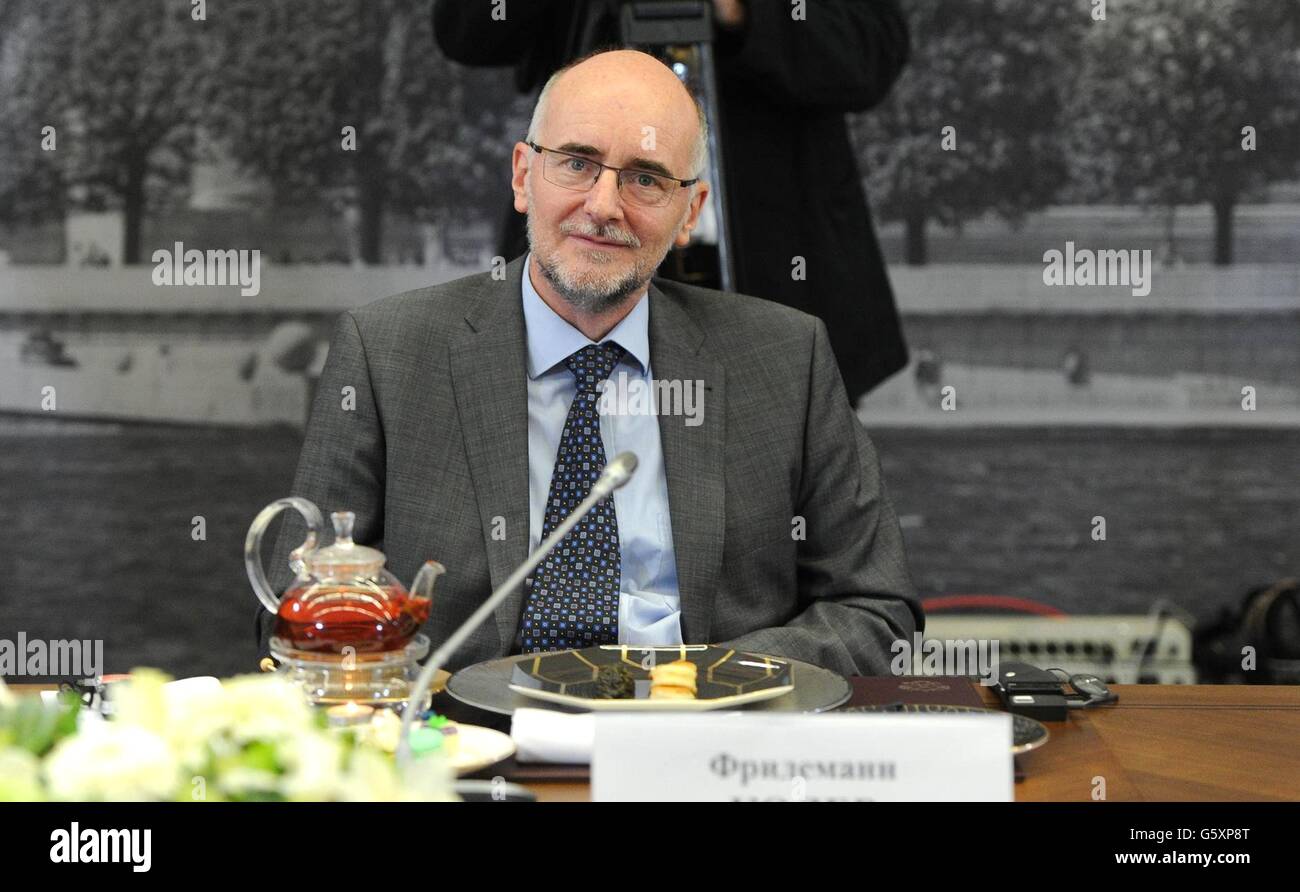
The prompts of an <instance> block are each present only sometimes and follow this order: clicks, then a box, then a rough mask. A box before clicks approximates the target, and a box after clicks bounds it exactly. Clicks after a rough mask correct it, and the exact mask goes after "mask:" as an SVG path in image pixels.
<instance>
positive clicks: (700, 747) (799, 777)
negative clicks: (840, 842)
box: [591, 712, 1015, 802]
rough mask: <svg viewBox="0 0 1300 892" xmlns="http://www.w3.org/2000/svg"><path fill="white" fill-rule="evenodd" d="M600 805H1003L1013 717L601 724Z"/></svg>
mask: <svg viewBox="0 0 1300 892" xmlns="http://www.w3.org/2000/svg"><path fill="white" fill-rule="evenodd" d="M595 720H596V738H595V746H594V749H593V750H592V760H591V795H592V798H593V799H594V800H596V801H597V802H627V801H634V802H650V801H659V802H717V801H742V802H752V801H769V802H782V801H896V802H897V801H909V800H910V801H946V802H969V801H1000V802H1009V801H1011V799H1012V798H1013V795H1012V793H1013V787H1014V784H1015V778H1014V775H1013V769H1012V760H1011V744H1012V738H1011V716H1010V715H1007V714H1005V713H1001V714H998V713H989V714H987V715H983V714H975V715H970V714H967V715H944V714H908V715H891V714H888V713H881V714H874V713H868V714H858V715H852V714H849V715H835V714H831V715H808V714H798V713H794V714H787V713H773V712H729V713H658V714H654V715H651V714H631V713H604V714H600V715H597V716H596V717H595Z"/></svg>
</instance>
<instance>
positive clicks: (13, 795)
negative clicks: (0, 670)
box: [0, 682, 45, 802]
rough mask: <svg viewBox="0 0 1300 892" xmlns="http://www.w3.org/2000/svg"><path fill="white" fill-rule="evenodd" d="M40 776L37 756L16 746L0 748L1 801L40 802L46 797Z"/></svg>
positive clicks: (39, 762) (39, 764)
mask: <svg viewBox="0 0 1300 892" xmlns="http://www.w3.org/2000/svg"><path fill="white" fill-rule="evenodd" d="M0 683H2V682H0ZM40 778H41V761H40V760H39V759H37V758H36V756H34V755H32V754H31V753H29V752H28V751H27V750H24V749H19V748H18V747H14V746H10V747H2V748H0V802H39V801H40V800H42V799H44V798H45V794H44V792H43V791H42V790H41V779H40Z"/></svg>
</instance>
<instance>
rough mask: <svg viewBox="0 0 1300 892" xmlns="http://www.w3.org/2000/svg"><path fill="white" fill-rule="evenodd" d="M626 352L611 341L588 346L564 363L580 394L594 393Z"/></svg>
mask: <svg viewBox="0 0 1300 892" xmlns="http://www.w3.org/2000/svg"><path fill="white" fill-rule="evenodd" d="M625 352H626V351H625V350H624V349H623V348H622V347H620V346H619V345H618V344H616V343H614V342H613V341H606V342H605V343H603V344H588V345H587V346H585V347H583V348H582V349H581V350H578V351H577V352H575V353H574V354H573V355H572V356H570V357H569V358H568V359H566V360H565V361H564V364H565V365H567V366H568V367H569V371H571V372H573V378H574V380H575V381H576V382H577V384H578V391H579V392H580V393H595V392H596V391H597V390H599V389H600V384H601V382H602V381H604V380H605V379H606V378H608V377H609V375H610V373H611V372H613V371H614V366H616V365H618V361H619V360H620V359H622V358H623V354H624V353H625Z"/></svg>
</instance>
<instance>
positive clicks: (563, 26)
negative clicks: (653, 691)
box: [433, 0, 908, 400]
mask: <svg viewBox="0 0 1300 892" xmlns="http://www.w3.org/2000/svg"><path fill="white" fill-rule="evenodd" d="M501 6H502V4H498V3H495V2H494V0H434V4H433V33H434V38H435V40H436V41H437V42H438V45H439V46H440V47H441V48H442V50H443V52H444V53H446V54H447V56H448V57H449V58H451V59H454V60H455V61H457V62H461V63H463V64H466V65H475V66H505V65H513V66H514V67H515V83H516V86H517V87H518V88H519V90H521V91H524V92H531V91H533V90H535V89H538V88H540V86H541V85H542V84H543V83H545V81H546V79H547V78H548V77H550V75H551V74H552V73H553V72H555V71H556V70H558V69H559V68H561V67H562V66H564V65H565V64H567V63H568V62H570V61H572V60H573V59H575V58H578V57H579V56H582V55H583V54H585V53H587V52H588V51H590V50H592V49H594V48H595V47H597V46H601V45H605V44H615V43H617V42H618V41H619V24H618V21H619V19H618V16H619V9H620V7H621V3H620V2H619V0H527V2H514V3H509V4H508V5H506V6H505V17H504V18H494V17H493V12H494V9H498V8H500V7H501ZM713 7H714V19H715V22H716V25H717V35H716V40H715V43H714V47H715V60H716V61H715V67H716V72H717V80H718V104H719V107H720V115H721V120H720V121H718V122H710V123H711V124H713V125H714V126H718V127H719V128H720V132H721V136H722V146H723V148H722V157H723V158H724V159H725V163H726V170H724V171H723V176H724V178H725V186H726V193H727V200H728V203H729V205H730V208H729V216H730V220H731V224H732V225H731V230H730V235H731V247H732V257H733V264H734V268H735V273H736V276H735V283H734V289H735V290H736V291H739V292H741V293H744V294H751V295H754V296H757V297H762V298H765V299H767V300H773V301H777V302H779V303H783V304H785V305H786V306H790V307H794V308H796V309H799V310H803V311H804V312H807V313H811V314H813V315H814V316H819V317H820V318H821V319H822V320H823V321H824V322H825V323H826V327H827V330H828V331H829V332H830V339H831V347H832V350H833V351H834V354H835V357H836V360H837V364H838V365H839V369H840V374H841V375H842V377H843V378H844V385H845V389H846V390H847V391H848V394H849V397H850V400H856V399H858V398H860V397H862V396H863V395H864V394H866V393H867V392H868V391H870V390H871V389H872V388H873V387H875V386H876V385H877V384H879V383H880V382H881V381H883V380H884V379H886V378H888V377H889V376H890V375H892V374H893V373H894V372H896V371H898V370H899V369H901V368H902V367H903V366H905V365H906V364H907V347H906V345H905V343H904V342H903V335H902V330H901V328H900V326H899V321H898V311H897V309H896V308H895V306H894V296H893V291H892V289H891V288H890V284H889V278H888V276H887V275H886V272H885V263H884V258H883V257H882V256H881V253H880V245H879V243H878V242H877V240H876V235H875V232H874V230H873V228H872V225H871V217H870V212H869V211H868V209H867V202H866V197H865V195H864V194H863V191H862V181H861V176H860V174H859V172H858V167H857V162H856V159H855V158H854V156H853V151H852V147H851V146H850V143H849V137H848V129H847V127H846V125H845V121H844V115H845V113H846V112H858V111H864V110H866V109H869V108H871V107H872V106H874V105H876V104H877V103H878V102H880V101H881V100H882V99H883V98H884V97H885V95H886V93H887V92H888V91H889V88H890V86H891V85H892V84H893V82H894V80H895V79H896V78H897V76H898V74H899V72H900V71H901V70H902V68H903V65H904V64H905V63H906V62H907V57H908V33H907V24H906V20H905V18H904V16H903V14H902V11H901V10H900V9H899V8H898V5H897V3H896V0H810V2H808V3H807V4H806V6H804V7H802V8H803V11H804V17H803V18H795V17H794V15H795V10H796V7H795V6H794V5H792V4H790V3H787V2H784V0H713ZM500 14H501V13H500V12H498V13H497V15H498V16H500ZM507 201H509V197H508V196H507V195H506V194H504V193H503V195H502V203H503V204H504V203H506V202H507ZM773 221H777V222H776V224H775V225H773ZM526 248H527V240H526V237H525V232H524V218H523V216H522V215H520V214H517V213H516V212H515V211H514V209H513V206H511V207H510V208H509V210H508V214H507V217H506V224H505V227H504V229H503V232H502V235H501V238H500V241H499V245H498V252H499V253H500V254H501V255H502V256H504V257H505V258H506V259H511V258H514V257H517V256H519V255H520V254H523V253H524V251H525V250H526ZM672 261H673V258H672V256H671V255H670V257H669V259H668V261H665V264H664V267H663V268H662V269H661V270H660V273H661V274H662V275H664V276H666V277H669V278H676V279H680V280H688V278H687V277H686V276H684V275H683V274H682V270H681V268H680V265H679V264H676V263H673V262H672ZM800 273H801V275H800ZM689 280H690V281H693V282H695V283H696V284H705V285H709V286H711V287H717V280H716V278H714V279H713V280H711V281H709V280H706V281H700V280H698V279H689Z"/></svg>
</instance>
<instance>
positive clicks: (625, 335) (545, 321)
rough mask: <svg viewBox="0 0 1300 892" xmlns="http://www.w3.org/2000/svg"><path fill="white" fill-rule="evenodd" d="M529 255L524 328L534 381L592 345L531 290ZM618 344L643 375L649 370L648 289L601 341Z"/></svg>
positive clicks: (525, 262) (530, 254)
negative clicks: (638, 366) (630, 310)
mask: <svg viewBox="0 0 1300 892" xmlns="http://www.w3.org/2000/svg"><path fill="white" fill-rule="evenodd" d="M531 269H532V253H531V252H529V254H528V256H526V257H525V258H524V274H523V277H522V278H523V299H524V327H525V329H526V330H527V333H528V377H529V378H532V379H534V380H536V379H537V378H538V377H540V376H541V375H543V374H545V373H546V372H548V371H550V370H551V369H552V368H554V367H555V366H556V365H557V364H558V363H561V362H563V361H564V360H566V359H568V358H569V357H570V356H571V355H573V354H574V353H576V352H577V351H579V350H581V349H582V348H583V347H585V346H587V345H588V344H592V343H595V342H594V341H592V340H590V339H589V338H588V337H587V336H586V335H585V334H583V333H582V332H580V331H578V329H576V328H574V327H573V326H572V325H570V324H569V323H568V322H566V321H565V320H564V319H562V318H560V316H559V314H558V313H556V312H555V311H554V310H552V309H551V308H550V307H549V306H547V304H546V301H544V300H542V296H541V295H540V294H538V293H537V289H536V288H534V287H533V283H532V278H531V275H530V273H529V270H531ZM606 341H617V342H618V345H619V346H620V347H622V348H623V349H624V350H626V351H627V356H626V357H625V358H626V359H631V360H634V361H635V362H636V363H637V364H638V365H640V366H641V372H642V374H644V373H645V371H646V369H648V368H649V367H650V300H649V288H647V289H646V291H645V292H643V293H642V295H641V297H640V298H638V299H637V302H636V306H634V307H633V308H632V312H630V313H628V314H627V315H626V316H624V317H623V319H622V321H620V322H619V323H618V325H615V326H614V328H613V329H612V330H611V331H610V332H609V334H607V335H605V337H604V338H602V339H601V341H600V343H602V344H603V343H605V342H606Z"/></svg>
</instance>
